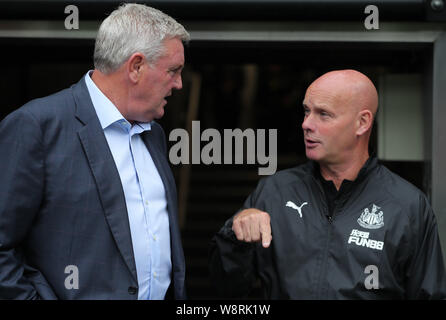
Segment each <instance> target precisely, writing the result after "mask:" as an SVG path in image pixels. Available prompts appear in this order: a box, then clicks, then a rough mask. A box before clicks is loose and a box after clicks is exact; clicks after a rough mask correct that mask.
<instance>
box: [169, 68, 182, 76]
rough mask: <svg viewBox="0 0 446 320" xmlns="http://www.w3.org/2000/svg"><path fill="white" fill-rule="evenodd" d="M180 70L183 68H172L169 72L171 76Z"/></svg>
mask: <svg viewBox="0 0 446 320" xmlns="http://www.w3.org/2000/svg"><path fill="white" fill-rule="evenodd" d="M180 70H181V68H175V69H171V70H169V74H170V75H171V76H174V75H175V74H177V73H178V71H180Z"/></svg>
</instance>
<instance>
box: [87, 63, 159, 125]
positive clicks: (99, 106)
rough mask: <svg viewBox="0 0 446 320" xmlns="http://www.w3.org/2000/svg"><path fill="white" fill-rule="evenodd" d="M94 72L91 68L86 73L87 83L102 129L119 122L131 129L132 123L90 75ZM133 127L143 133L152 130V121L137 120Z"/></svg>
mask: <svg viewBox="0 0 446 320" xmlns="http://www.w3.org/2000/svg"><path fill="white" fill-rule="evenodd" d="M92 72H93V70H89V71H88V72H87V74H86V75H85V83H86V85H87V89H88V93H89V94H90V97H91V102H92V103H93V107H94V109H95V111H96V114H97V115H98V118H99V122H100V123H101V126H102V129H106V128H107V127H109V126H110V125H112V124H113V123H115V122H117V123H118V124H119V125H120V126H121V127H124V128H125V129H127V131H130V128H132V125H131V124H130V122H128V121H127V120H126V119H125V118H124V117H123V116H122V114H121V113H120V112H119V110H118V108H116V106H115V105H114V104H113V102H111V101H110V99H108V98H107V97H106V96H105V94H103V93H102V91H101V90H100V89H99V88H98V87H97V86H96V84H95V83H94V82H93V80H92V79H91V77H90V74H91V73H92ZM133 128H134V131H135V133H141V132H143V131H146V130H151V128H152V126H151V122H136V123H135V125H134V126H133Z"/></svg>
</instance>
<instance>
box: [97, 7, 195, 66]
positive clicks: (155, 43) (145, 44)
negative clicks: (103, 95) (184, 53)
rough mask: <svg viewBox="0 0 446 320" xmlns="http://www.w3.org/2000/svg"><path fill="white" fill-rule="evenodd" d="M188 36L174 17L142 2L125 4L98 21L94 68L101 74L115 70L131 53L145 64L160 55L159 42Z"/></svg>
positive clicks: (161, 43)
mask: <svg viewBox="0 0 446 320" xmlns="http://www.w3.org/2000/svg"><path fill="white" fill-rule="evenodd" d="M172 38H179V39H180V40H181V41H183V42H188V41H189V40H190V35H189V33H188V32H187V31H186V29H184V27H183V26H182V25H181V24H179V23H178V22H177V21H175V19H173V18H172V17H170V16H168V15H167V14H165V13H163V12H161V11H160V10H157V9H154V8H151V7H148V6H146V5H143V4H136V3H126V4H123V5H121V6H120V7H119V8H118V9H116V10H115V11H113V12H112V13H111V14H110V15H109V16H108V17H107V18H106V19H105V20H104V21H103V22H102V24H101V26H100V27H99V30H98V34H97V36H96V43H95V47H94V67H95V68H96V69H97V70H99V71H101V72H102V73H105V74H108V73H111V72H113V71H116V70H117V69H118V68H119V67H120V66H121V65H122V64H123V63H124V62H125V61H127V59H129V58H130V57H131V55H132V54H134V53H136V52H141V53H142V54H144V56H145V57H146V59H147V61H148V62H149V63H155V62H156V60H157V59H158V58H160V57H161V56H162V54H163V50H164V44H163V41H164V40H167V39H172Z"/></svg>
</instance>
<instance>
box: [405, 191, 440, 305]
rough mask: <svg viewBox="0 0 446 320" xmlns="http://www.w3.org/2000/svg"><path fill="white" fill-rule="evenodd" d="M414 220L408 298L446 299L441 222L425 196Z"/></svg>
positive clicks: (407, 279)
mask: <svg viewBox="0 0 446 320" xmlns="http://www.w3.org/2000/svg"><path fill="white" fill-rule="evenodd" d="M417 210H418V212H417V214H416V215H415V216H414V220H413V221H412V224H411V225H412V226H413V227H412V232H413V234H412V237H411V238H412V247H413V254H412V255H411V259H410V261H409V267H408V269H407V272H406V292H407V298H408V299H446V277H445V267H444V262H443V256H442V250H441V245H440V239H439V236H438V228H437V222H436V219H435V215H434V212H433V210H432V208H431V206H430V205H429V203H428V201H427V199H426V198H425V197H424V195H421V196H420V201H419V208H417Z"/></svg>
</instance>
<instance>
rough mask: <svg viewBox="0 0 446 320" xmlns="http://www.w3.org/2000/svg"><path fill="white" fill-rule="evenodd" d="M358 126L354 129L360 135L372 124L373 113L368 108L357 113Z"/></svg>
mask: <svg viewBox="0 0 446 320" xmlns="http://www.w3.org/2000/svg"><path fill="white" fill-rule="evenodd" d="M357 124H358V127H357V129H356V135H357V136H362V135H363V134H364V133H366V132H367V131H368V130H369V129H371V127H372V124H373V114H372V112H371V111H370V110H362V111H361V112H359V114H358V119H357Z"/></svg>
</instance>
